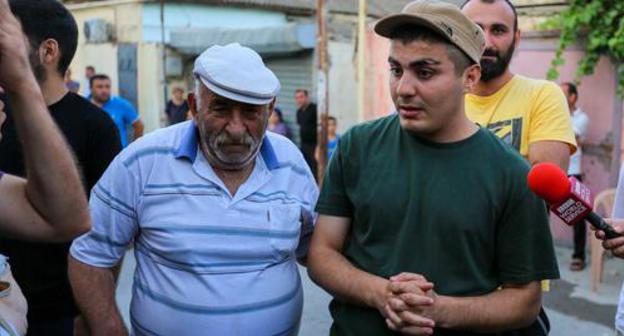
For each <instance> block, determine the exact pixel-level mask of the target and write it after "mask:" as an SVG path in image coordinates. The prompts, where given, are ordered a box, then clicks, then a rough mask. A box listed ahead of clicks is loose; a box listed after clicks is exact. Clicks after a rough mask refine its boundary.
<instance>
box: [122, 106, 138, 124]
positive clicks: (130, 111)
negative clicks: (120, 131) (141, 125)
mask: <svg viewBox="0 0 624 336" xmlns="http://www.w3.org/2000/svg"><path fill="white" fill-rule="evenodd" d="M123 111H124V115H123V118H124V124H126V125H131V124H132V123H134V122H135V121H137V120H139V114H138V113H137V111H136V109H135V108H134V106H132V104H130V102H128V101H124V109H123Z"/></svg>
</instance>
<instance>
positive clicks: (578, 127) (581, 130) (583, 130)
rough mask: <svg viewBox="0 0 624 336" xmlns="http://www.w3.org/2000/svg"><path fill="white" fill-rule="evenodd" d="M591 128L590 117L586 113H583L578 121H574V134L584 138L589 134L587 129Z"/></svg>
mask: <svg viewBox="0 0 624 336" xmlns="http://www.w3.org/2000/svg"><path fill="white" fill-rule="evenodd" d="M588 128H589V118H588V117H587V116H586V115H584V114H583V115H581V117H580V118H578V120H577V121H574V122H572V129H573V130H574V134H576V135H577V136H578V137H579V138H581V139H584V138H585V136H586V135H587V129H588Z"/></svg>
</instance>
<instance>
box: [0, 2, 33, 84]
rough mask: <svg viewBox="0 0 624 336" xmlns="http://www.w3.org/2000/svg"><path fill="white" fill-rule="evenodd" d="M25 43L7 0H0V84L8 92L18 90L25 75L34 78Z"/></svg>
mask: <svg viewBox="0 0 624 336" xmlns="http://www.w3.org/2000/svg"><path fill="white" fill-rule="evenodd" d="M27 43H28V41H27V40H26V37H25V36H24V34H23V33H22V27H21V25H20V23H19V21H18V20H17V19H16V18H15V16H13V13H11V9H10V8H9V4H8V2H7V0H0V74H2V75H1V76H0V86H1V87H3V88H4V89H5V90H6V91H8V93H11V92H14V91H16V90H19V85H20V84H21V83H23V82H24V79H25V78H28V77H27V76H29V77H31V78H33V79H34V75H33V74H32V71H31V70H30V62H29V61H28V51H27V50H28V49H27ZM36 47H37V46H33V48H36Z"/></svg>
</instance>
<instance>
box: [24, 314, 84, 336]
mask: <svg viewBox="0 0 624 336" xmlns="http://www.w3.org/2000/svg"><path fill="white" fill-rule="evenodd" d="M73 335H74V318H73V317H62V318H59V319H57V320H50V321H41V322H34V323H33V322H30V321H29V322H28V332H26V336H73Z"/></svg>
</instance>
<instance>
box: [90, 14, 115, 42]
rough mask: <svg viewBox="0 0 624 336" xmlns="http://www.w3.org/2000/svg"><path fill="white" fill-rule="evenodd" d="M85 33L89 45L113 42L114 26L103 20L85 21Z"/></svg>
mask: <svg viewBox="0 0 624 336" xmlns="http://www.w3.org/2000/svg"><path fill="white" fill-rule="evenodd" d="M84 33H85V38H86V40H87V43H106V42H111V41H112V40H113V26H112V25H111V24H110V23H108V22H106V20H104V19H101V18H98V19H91V20H87V21H85V23H84Z"/></svg>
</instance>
